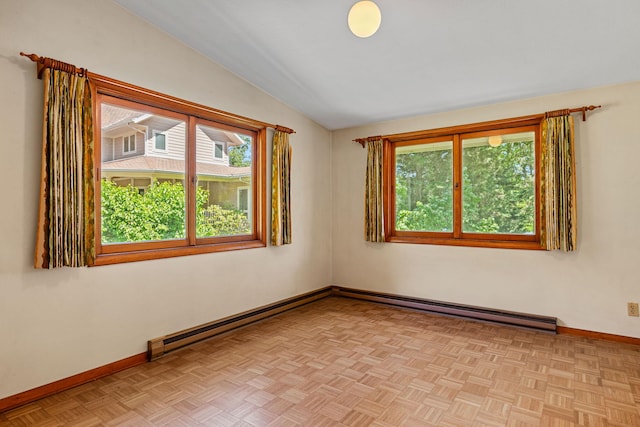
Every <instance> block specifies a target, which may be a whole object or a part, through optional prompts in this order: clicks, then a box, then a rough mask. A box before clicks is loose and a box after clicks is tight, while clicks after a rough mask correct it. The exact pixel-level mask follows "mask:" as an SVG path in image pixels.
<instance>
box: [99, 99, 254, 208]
mask: <svg viewBox="0 0 640 427" xmlns="http://www.w3.org/2000/svg"><path fill="white" fill-rule="evenodd" d="M101 126H102V127H101V128H102V146H101V149H102V152H101V156H102V164H101V176H102V178H103V179H109V180H111V181H113V182H114V183H116V184H117V185H119V186H123V187H125V186H128V185H131V186H133V187H136V188H138V190H139V191H140V192H141V193H142V192H144V191H146V189H147V188H148V187H149V186H150V185H151V184H152V183H153V182H154V181H157V182H165V181H170V182H182V183H184V176H185V161H184V158H185V145H186V142H185V141H186V132H185V130H186V124H185V122H184V121H181V120H178V119H175V118H171V117H163V116H159V115H154V114H148V113H143V112H138V111H134V110H130V109H127V108H122V107H116V106H112V105H105V104H103V105H102V114H101ZM243 143H244V141H243V139H242V138H241V137H240V136H239V135H238V134H236V133H233V132H229V131H225V130H223V129H218V128H214V127H210V126H204V125H197V126H196V174H197V177H198V186H200V187H202V188H205V189H206V190H208V191H209V204H217V205H220V206H222V207H225V208H230V207H232V208H235V209H238V210H241V211H244V212H245V213H248V210H249V200H250V197H249V196H250V186H251V167H234V166H231V165H230V164H229V148H230V147H236V146H240V145H242V144H243Z"/></svg>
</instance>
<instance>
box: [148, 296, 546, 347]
mask: <svg viewBox="0 0 640 427" xmlns="http://www.w3.org/2000/svg"><path fill="white" fill-rule="evenodd" d="M330 296H337V297H344V298H353V299H357V300H362V301H370V302H377V303H383V304H389V305H394V306H397V307H406V308H412V309H417V310H421V311H425V312H429V313H436V314H443V315H448V316H456V317H463V318H466V319H473V320H480V321H487V322H493V323H499V324H503V325H511V326H519V327H523V328H528V329H534V330H538V331H546V332H554V333H557V319H556V318H555V317H547V316H538V315H533V314H526V313H515V312H511V311H503V310H493V309H488V308H482V307H474V306H469V305H460V304H453V303H448V302H442V301H433V300H427V299H421V298H413V297H406V296H401V295H394V294H385V293H380V292H373V291H363V290H359V289H350V288H343V287H340V286H328V287H326V288H322V289H318V290H316V291H312V292H308V293H306V294H302V295H298V296H295V297H292V298H287V299H285V300H282V301H278V302H275V303H273V304H269V305H265V306H262V307H258V308H256V309H253V310H249V311H246V312H244V313H240V314H236V315H233V316H229V317H225V318H223V319H219V320H216V321H213V322H210V323H206V324H204V325H199V326H196V327H193V328H190V329H185V330H183V331H180V332H176V333H173V334H169V335H165V336H162V337H158V338H154V339H152V340H149V341H148V343H147V344H148V349H147V355H148V358H149V360H154V359H157V358H159V357H161V356H163V355H165V354H167V353H168V352H170V351H173V350H177V349H179V348H182V347H184V346H187V345H189V344H193V343H195V342H197V341H202V340H204V339H207V338H211V337H213V336H216V335H218V334H221V333H224V332H228V331H230V330H232V329H236V328H239V327H241V326H245V325H248V324H249V323H253V322H257V321H258V320H262V319H265V318H267V317H270V316H274V315H276V314H278V313H282V312H284V311H287V310H291V309H293V308H296V307H300V306H301V305H304V304H308V303H310V302H313V301H317V300H319V299H322V298H326V297H330Z"/></svg>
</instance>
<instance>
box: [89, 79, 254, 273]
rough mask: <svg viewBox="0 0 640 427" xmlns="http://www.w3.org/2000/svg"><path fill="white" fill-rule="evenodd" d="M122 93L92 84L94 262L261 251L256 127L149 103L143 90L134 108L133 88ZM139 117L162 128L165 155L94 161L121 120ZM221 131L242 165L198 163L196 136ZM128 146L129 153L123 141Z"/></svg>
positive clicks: (157, 141) (180, 105) (161, 101)
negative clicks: (240, 147)
mask: <svg viewBox="0 0 640 427" xmlns="http://www.w3.org/2000/svg"><path fill="white" fill-rule="evenodd" d="M127 89H128V90H127V92H126V93H122V94H121V96H120V94H119V92H118V91H117V88H113V87H107V88H106V90H104V91H103V88H102V87H101V85H100V84H98V85H97V96H96V109H97V115H98V116H99V117H101V118H102V120H101V123H100V127H98V126H96V129H95V132H96V135H95V140H96V141H103V143H102V145H100V146H98V147H96V150H95V161H96V163H97V164H99V165H100V168H99V173H98V176H97V177H96V191H95V194H96V199H95V204H96V223H95V229H96V264H97V265H101V264H111V263H118V262H128V261H137V260H144V259H154V258H166V257H172V256H180V255H189V254H196V253H205V252H217V251H226V250H235V249H246V248H254V247H264V246H266V239H265V229H266V216H265V210H266V208H265V182H266V178H265V174H266V163H265V150H266V130H265V128H264V125H263V124H262V123H253V122H252V121H250V120H249V119H243V120H242V121H240V120H238V121H234V120H233V119H232V118H231V119H230V118H228V117H227V116H222V115H219V114H217V112H216V111H215V110H213V109H207V108H206V107H201V106H195V107H194V106H193V104H190V107H189V108H187V107H184V103H185V102H186V101H185V102H174V101H173V100H169V99H168V98H165V97H158V99H153V100H150V99H149V96H150V95H149V94H148V92H144V93H143V94H141V96H140V101H139V102H137V101H136V99H135V96H132V93H133V94H135V93H137V92H136V90H137V89H136V87H135V86H131V88H127ZM105 92H106V93H105ZM147 103H152V104H153V106H151V105H148V104H147ZM195 109H197V111H195ZM196 113H197V116H196ZM143 115H144V117H145V118H144V120H145V123H143V124H144V125H148V126H155V127H156V129H162V132H154V136H153V138H154V145H155V148H156V149H157V150H160V149H161V148H163V147H164V148H165V152H164V153H163V152H160V153H158V152H157V151H156V152H155V153H152V155H149V154H147V155H144V156H138V157H135V158H120V159H112V160H105V161H100V159H102V155H101V150H105V149H108V147H107V145H106V144H107V142H106V141H108V138H107V136H108V135H109V133H110V132H115V131H116V130H114V129H116V128H117V127H118V126H120V124H121V123H125V124H126V120H127V119H128V118H130V117H141V116H143ZM123 117H124V118H125V119H124V120H123V119H122V118H123ZM221 133H222V134H226V135H232V136H234V135H235V136H234V138H236V139H238V140H242V141H247V144H248V151H247V154H246V159H247V163H246V165H243V166H228V165H220V164H213V163H210V162H202V161H201V159H203V158H204V157H203V156H202V153H198V152H197V151H198V150H204V148H203V146H201V145H200V144H197V143H196V139H197V138H196V135H202V134H205V135H217V134H221ZM103 136H104V137H103ZM168 137H170V138H171V144H172V148H171V151H170V152H168V151H167V150H166V147H167V146H166V144H167V138H168ZM199 138H200V137H199ZM211 142H212V143H213V141H211ZM128 144H129V149H131V139H129V141H128ZM208 147H209V150H210V149H211V148H210V147H211V145H208ZM209 153H210V151H209ZM209 156H210V154H209ZM143 180H144V183H143ZM132 183H134V184H135V185H133V184H132ZM138 184H140V185H138ZM143 184H145V185H143ZM141 186H142V187H143V188H144V191H140V187H141ZM239 187H246V190H245V193H243V194H244V196H243V197H245V202H244V206H245V209H237V203H238V199H237V189H238V188H239Z"/></svg>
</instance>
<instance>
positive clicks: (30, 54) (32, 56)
mask: <svg viewBox="0 0 640 427" xmlns="http://www.w3.org/2000/svg"><path fill="white" fill-rule="evenodd" d="M20 56H26V57H27V58H29V59H30V60H32V61H33V62H38V61H39V60H40V57H39V56H38V55H36V54H35V53H29V54H26V53H24V52H20Z"/></svg>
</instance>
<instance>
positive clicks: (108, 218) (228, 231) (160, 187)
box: [101, 179, 251, 243]
mask: <svg viewBox="0 0 640 427" xmlns="http://www.w3.org/2000/svg"><path fill="white" fill-rule="evenodd" d="M208 200H209V192H208V191H207V190H206V189H204V188H202V187H198V188H197V191H196V212H197V214H196V228H197V229H196V233H197V235H198V236H199V237H207V236H221V235H235V234H247V233H249V232H250V230H251V225H250V223H249V221H248V219H247V217H246V215H245V214H244V213H243V212H240V211H237V210H235V209H223V208H222V207H220V206H217V205H210V206H207V201H208ZM101 207H102V210H101V217H102V243H122V242H141V241H152V240H165V239H183V238H185V236H186V221H185V192H184V187H183V185H182V183H179V182H178V183H171V182H162V183H158V182H157V181H156V182H154V183H153V184H152V185H151V186H149V187H148V188H147V189H146V191H145V192H144V193H141V192H139V191H138V189H137V188H135V187H132V186H130V185H129V186H126V187H120V186H118V185H116V184H115V183H114V182H112V181H110V180H106V179H103V180H102V187H101Z"/></svg>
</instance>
